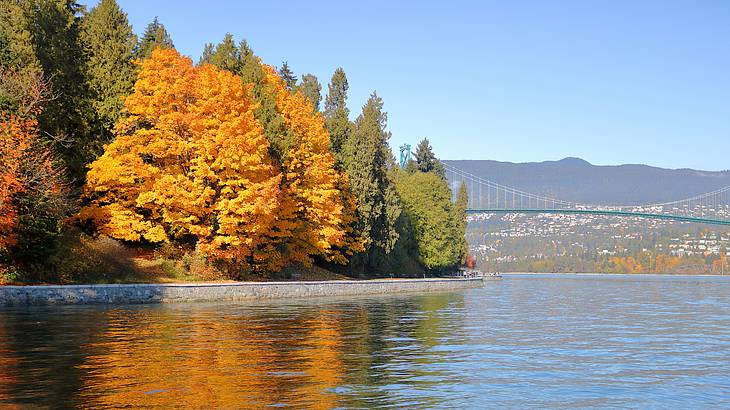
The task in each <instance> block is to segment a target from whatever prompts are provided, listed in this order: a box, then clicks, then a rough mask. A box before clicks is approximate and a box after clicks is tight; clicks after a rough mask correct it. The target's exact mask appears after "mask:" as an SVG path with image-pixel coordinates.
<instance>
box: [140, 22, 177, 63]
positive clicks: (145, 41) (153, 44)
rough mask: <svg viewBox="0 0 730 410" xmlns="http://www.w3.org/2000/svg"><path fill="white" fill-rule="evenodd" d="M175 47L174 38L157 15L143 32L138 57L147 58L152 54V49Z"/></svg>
mask: <svg viewBox="0 0 730 410" xmlns="http://www.w3.org/2000/svg"><path fill="white" fill-rule="evenodd" d="M157 47H160V48H175V45H174V44H173V43H172V38H171V37H170V34H168V32H167V29H165V26H164V25H163V24H162V23H160V20H159V19H158V18H157V17H156V16H155V18H154V19H153V20H152V22H151V23H150V24H148V25H147V28H146V29H145V31H144V34H142V38H141V39H140V40H139V46H138V47H137V53H136V56H135V57H136V58H139V59H145V58H147V57H149V56H150V55H151V54H152V50H154V49H155V48H157Z"/></svg>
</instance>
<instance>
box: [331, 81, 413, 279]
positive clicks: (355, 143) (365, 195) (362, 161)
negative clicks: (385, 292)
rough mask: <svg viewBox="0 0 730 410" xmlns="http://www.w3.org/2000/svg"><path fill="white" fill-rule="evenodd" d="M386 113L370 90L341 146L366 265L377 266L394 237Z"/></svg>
mask: <svg viewBox="0 0 730 410" xmlns="http://www.w3.org/2000/svg"><path fill="white" fill-rule="evenodd" d="M387 118H388V117H387V114H386V113H385V112H384V111H383V100H382V99H381V98H380V97H379V96H378V95H377V94H376V93H373V94H372V95H371V96H370V99H368V102H367V103H366V104H365V106H363V110H362V114H360V116H359V117H358V118H357V120H356V121H355V131H354V133H353V134H352V136H351V137H350V138H349V139H348V141H347V144H346V147H345V150H344V152H345V157H344V158H345V169H346V170H347V174H348V175H349V177H350V186H351V189H352V192H353V193H354V194H355V196H356V197H357V199H358V206H357V211H358V219H359V221H358V228H359V229H358V231H360V232H362V234H363V236H364V237H365V238H366V239H367V240H368V242H367V244H366V256H367V260H366V261H364V262H365V264H366V267H367V268H370V269H373V270H380V269H382V267H383V263H384V261H385V258H386V257H387V255H388V254H389V253H390V251H391V250H392V249H393V247H394V246H395V243H396V241H397V240H398V232H397V230H396V226H395V225H396V220H397V219H398V216H399V215H400V206H399V204H398V197H397V194H396V192H395V189H394V187H393V184H392V182H391V180H390V177H389V172H388V171H389V169H388V164H389V163H391V162H393V161H394V160H393V154H392V152H391V151H390V147H389V146H388V140H389V139H390V132H388V131H386V130H385V128H386V126H387Z"/></svg>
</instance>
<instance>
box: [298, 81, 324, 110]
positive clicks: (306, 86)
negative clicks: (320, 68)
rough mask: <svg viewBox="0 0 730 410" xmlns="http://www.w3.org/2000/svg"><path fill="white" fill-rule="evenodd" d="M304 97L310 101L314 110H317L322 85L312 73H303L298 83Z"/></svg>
mask: <svg viewBox="0 0 730 410" xmlns="http://www.w3.org/2000/svg"><path fill="white" fill-rule="evenodd" d="M299 89H300V90H301V91H302V93H303V94H304V96H305V97H307V99H309V101H310V102H311V103H312V107H313V108H314V111H315V112H318V111H319V101H320V100H321V99H322V94H321V93H322V85H321V84H320V83H319V81H318V80H317V76H315V75H314V74H304V75H303V76H302V83H301V84H300V85H299Z"/></svg>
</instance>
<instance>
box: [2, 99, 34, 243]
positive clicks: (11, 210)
mask: <svg viewBox="0 0 730 410" xmlns="http://www.w3.org/2000/svg"><path fill="white" fill-rule="evenodd" d="M36 135H37V134H36V122H35V120H31V119H22V118H19V117H17V116H15V115H12V114H9V113H6V112H3V113H0V250H2V249H4V248H7V247H8V246H11V245H13V244H14V243H15V241H16V237H15V233H14V231H15V228H16V225H17V223H18V220H17V218H18V209H16V206H15V203H14V198H15V197H16V195H18V194H20V193H22V192H23V191H24V190H25V188H26V187H25V185H24V184H23V181H22V176H21V168H22V165H23V161H24V157H25V156H26V155H27V153H28V150H29V149H30V147H31V145H32V143H33V140H34V139H35V138H36Z"/></svg>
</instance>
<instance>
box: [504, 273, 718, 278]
mask: <svg viewBox="0 0 730 410" xmlns="http://www.w3.org/2000/svg"><path fill="white" fill-rule="evenodd" d="M501 274H502V275H585V276H713V277H714V276H718V277H723V276H730V273H727V274H724V275H722V274H719V273H604V272H502V273H501Z"/></svg>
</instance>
